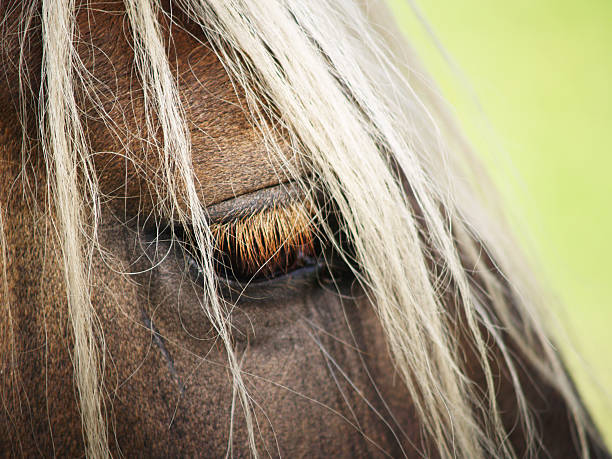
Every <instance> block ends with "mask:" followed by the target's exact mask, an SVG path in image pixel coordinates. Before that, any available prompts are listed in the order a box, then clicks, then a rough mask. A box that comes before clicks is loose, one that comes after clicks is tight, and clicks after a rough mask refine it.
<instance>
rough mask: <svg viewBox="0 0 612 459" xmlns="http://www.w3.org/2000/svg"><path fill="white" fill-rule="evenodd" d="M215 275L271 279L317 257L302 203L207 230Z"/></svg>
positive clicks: (310, 222) (309, 217) (310, 217)
mask: <svg viewBox="0 0 612 459" xmlns="http://www.w3.org/2000/svg"><path fill="white" fill-rule="evenodd" d="M210 229H211V233H212V236H213V240H214V254H213V255H214V259H215V262H216V265H217V266H216V270H217V273H218V274H219V273H220V274H222V275H224V277H228V278H230V277H233V278H236V279H244V280H248V279H251V278H256V277H257V278H267V279H270V278H274V277H276V276H278V275H282V274H287V273H288V272H291V271H293V270H294V269H297V268H299V267H303V266H305V265H308V264H311V263H313V262H314V260H315V259H316V258H317V257H318V256H319V252H320V250H318V249H319V240H320V238H319V237H318V235H317V231H316V225H315V224H314V221H313V215H312V213H311V212H310V211H309V210H308V207H307V206H306V205H305V204H303V203H290V204H287V205H278V206H274V207H269V208H265V209H262V210H260V211H257V212H255V213H253V214H250V215H247V216H245V217H241V218H237V219H234V220H232V221H228V222H222V223H213V224H211V226H210Z"/></svg>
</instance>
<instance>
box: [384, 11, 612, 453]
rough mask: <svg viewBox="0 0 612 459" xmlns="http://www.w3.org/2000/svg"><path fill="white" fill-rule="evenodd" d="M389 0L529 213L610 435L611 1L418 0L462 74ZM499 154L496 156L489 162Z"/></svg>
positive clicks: (586, 386) (588, 387)
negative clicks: (608, 398) (598, 384)
mask: <svg viewBox="0 0 612 459" xmlns="http://www.w3.org/2000/svg"><path fill="white" fill-rule="evenodd" d="M389 3H390V5H391V8H392V10H393V12H394V13H395V15H396V17H397V19H398V22H399V24H400V26H401V28H402V30H403V32H405V33H406V34H407V35H408V37H409V39H410V40H411V42H412V44H413V45H414V47H415V48H416V49H417V51H418V52H419V54H420V56H421V58H422V59H423V61H424V62H425V64H426V66H427V68H428V70H429V71H430V72H431V73H432V74H433V76H434V78H435V79H436V80H437V82H438V83H439V84H440V87H441V89H442V92H443V94H444V95H445V96H446V97H447V99H449V100H450V102H451V103H452V104H453V105H454V107H455V109H456V111H457V115H458V117H459V120H460V122H461V124H462V125H463V127H464V129H465V130H466V132H467V133H468V136H469V137H470V139H471V140H472V141H473V142H474V144H475V145H476V147H477V148H478V150H479V151H480V152H482V153H484V155H485V160H487V161H488V162H489V163H491V164H492V165H493V166H494V170H493V174H494V179H495V181H496V182H497V183H498V184H499V186H500V188H501V190H502V193H503V194H504V196H505V198H506V200H507V201H508V205H509V206H510V208H511V209H510V210H511V212H512V213H514V214H517V215H522V216H523V217H524V219H525V220H526V221H527V222H528V223H527V226H528V227H529V230H530V232H531V239H532V240H533V241H534V242H533V244H534V245H535V246H536V247H537V248H538V251H539V254H538V255H539V258H540V260H541V264H542V265H543V270H544V273H545V275H546V278H547V279H548V282H549V283H550V284H551V286H552V288H553V289H554V291H555V292H556V293H557V294H558V296H559V297H560V298H561V300H562V302H563V304H564V305H565V310H564V311H562V313H561V318H562V320H563V321H564V323H565V325H566V327H567V328H568V330H569V333H570V336H571V338H572V339H573V344H574V346H575V347H576V349H577V350H578V352H579V353H581V355H582V356H583V357H584V359H585V360H586V362H587V364H588V366H589V368H590V370H585V369H584V368H582V367H579V365H578V364H577V361H576V359H570V360H569V362H568V363H569V366H570V368H571V369H572V372H573V373H574V376H575V379H576V382H577V384H578V386H579V388H580V390H581V392H582V393H583V396H584V398H585V401H586V403H587V405H588V406H589V407H590V408H591V410H592V413H593V415H594V417H595V419H596V420H597V422H598V424H599V427H600V429H601V430H602V432H603V433H604V435H605V437H606V438H607V442H608V444H609V445H610V444H612V414H611V413H610V411H611V410H612V408H611V405H610V402H609V401H608V402H605V400H606V397H609V395H607V396H606V395H605V391H609V390H610V389H609V388H612V355H611V354H612V331H611V324H612V279H611V277H612V231H611V228H612V205H611V203H610V201H611V199H612V93H611V90H610V86H611V82H610V80H611V79H612V1H610V0H589V1H584V2H575V1H569V0H555V1H553V0H537V1H534V0H514V1H512V2H508V1H502V0H496V1H491V0H462V1H458V0H420V1H419V2H418V7H419V8H420V11H421V13H422V14H423V16H424V17H425V18H426V19H427V22H428V23H429V25H430V26H431V27H432V29H433V30H434V31H435V34H436V36H437V38H438V39H439V41H440V43H441V44H442V46H443V48H444V50H445V52H447V53H448V55H449V56H451V58H452V60H453V61H454V63H455V64H456V66H457V67H458V68H460V69H461V73H458V72H456V71H454V70H453V65H449V62H448V61H447V60H445V59H444V58H443V57H442V54H441V53H440V52H439V50H438V49H436V47H435V46H434V45H433V44H432V40H431V39H430V38H429V37H428V36H427V34H426V33H425V29H424V28H423V26H422V24H421V23H420V22H419V21H417V20H416V18H415V14H414V12H413V10H412V9H411V7H410V6H409V3H408V2H406V1H405V0H389ZM467 82H469V83H467ZM474 96H475V97H474ZM476 98H477V99H478V101H479V103H480V106H481V108H482V111H481V110H480V109H479V108H478V104H477V103H475V100H476ZM483 113H484V115H483ZM490 151H495V155H496V156H495V158H497V159H495V160H493V159H492V157H493V156H491V155H489V154H488V153H487V152H490ZM500 156H501V158H502V160H501V162H502V163H505V164H503V167H500V168H497V166H498V163H499V161H500V159H499V157H500ZM503 158H506V159H505V160H504V159H503ZM510 163H511V165H512V167H511V168H510V169H508V164H510ZM508 171H510V172H511V173H510V174H508ZM510 184H512V185H510ZM562 347H563V346H562ZM589 371H590V372H591V374H592V375H593V376H594V377H595V378H596V379H597V380H598V381H599V383H600V384H601V386H602V388H603V392H604V393H602V391H601V390H598V389H596V388H595V387H594V385H593V384H592V383H591V380H590V378H589V377H587V376H586V374H587V373H588V372H589Z"/></svg>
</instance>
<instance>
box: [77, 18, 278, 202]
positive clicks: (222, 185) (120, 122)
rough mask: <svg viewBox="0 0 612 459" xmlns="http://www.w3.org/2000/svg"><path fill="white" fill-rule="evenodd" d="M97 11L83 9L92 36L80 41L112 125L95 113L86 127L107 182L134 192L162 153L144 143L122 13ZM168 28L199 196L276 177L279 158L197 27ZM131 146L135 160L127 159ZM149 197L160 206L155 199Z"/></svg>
mask: <svg viewBox="0 0 612 459" xmlns="http://www.w3.org/2000/svg"><path fill="white" fill-rule="evenodd" d="M95 14H96V18H95V19H96V20H95V21H92V20H91V12H90V13H89V14H85V13H83V14H80V15H79V16H78V22H79V26H80V28H81V30H82V35H83V36H86V38H87V39H88V40H90V41H91V43H92V44H93V46H87V45H86V46H85V47H84V48H82V49H81V50H80V54H81V55H82V56H83V57H82V59H83V61H84V63H85V66H86V67H90V71H91V72H92V74H93V75H94V78H95V79H96V80H97V81H98V84H97V85H96V86H97V88H98V91H100V92H101V93H102V97H101V100H102V103H103V104H104V110H105V112H106V113H107V114H108V115H109V117H110V118H111V119H112V126H111V125H109V123H108V120H106V121H105V120H104V119H103V117H100V116H99V115H98V116H94V117H93V121H92V122H89V123H88V124H87V130H88V132H87V135H88V138H89V140H90V143H91V146H92V150H93V151H94V152H95V153H96V154H95V155H94V162H95V164H96V167H97V169H98V175H99V177H98V178H99V180H100V185H101V188H102V190H103V191H105V192H110V191H111V190H117V189H125V188H130V187H133V188H134V189H133V190H131V192H129V194H130V195H134V192H135V191H136V189H138V190H142V189H143V187H142V183H141V182H142V181H143V180H147V178H148V177H149V178H150V177H151V176H154V175H155V174H156V172H155V171H156V170H158V169H159V153H157V152H151V151H149V152H145V150H146V148H145V144H146V143H145V142H142V138H143V135H142V132H143V126H145V107H144V97H143V95H142V89H141V86H140V80H139V78H138V77H137V76H136V75H137V72H136V65H135V63H134V54H133V48H132V44H131V32H130V31H129V30H128V28H127V26H126V24H125V20H124V19H125V17H124V16H123V15H117V14H110V13H105V12H104V11H97V12H96V13H95ZM168 30H169V28H165V29H164V32H163V33H164V34H165V35H166V37H165V38H166V40H165V42H166V43H170V46H168V58H169V62H170V67H171V69H172V70H173V73H174V74H175V76H176V81H177V87H178V92H179V96H180V99H181V102H182V105H183V108H184V111H185V115H186V119H187V126H188V130H189V134H190V140H191V144H192V164H193V170H194V174H195V178H196V181H197V182H198V187H199V193H200V198H201V199H202V200H203V202H204V203H205V204H206V205H211V204H215V203H217V202H219V201H223V200H225V199H228V198H231V197H234V196H238V195H240V194H244V193H248V192H251V191H254V190H257V189H261V188H265V187H268V186H272V185H275V184H277V183H278V182H279V174H278V170H277V168H276V163H277V161H275V158H273V157H272V156H271V154H270V151H269V149H267V148H266V147H265V144H264V141H263V139H262V137H261V135H260V134H259V132H258V130H257V129H256V128H255V127H254V126H253V125H252V124H251V123H250V122H249V118H248V116H247V103H246V101H245V99H244V97H243V95H242V94H241V93H240V92H239V90H237V89H236V87H235V86H234V85H233V84H232V81H231V80H230V77H229V76H228V74H227V72H226V70H225V68H224V66H223V64H222V63H221V61H220V60H219V58H218V57H217V55H216V54H215V52H213V50H212V48H211V47H209V46H208V45H207V44H206V43H205V42H202V41H199V40H198V39H196V38H194V35H195V34H196V33H197V31H192V30H190V33H188V32H186V31H185V30H183V29H181V28H180V27H176V26H173V27H172V29H171V30H172V36H171V40H168V38H169V36H168V35H169V33H168ZM87 36H88V37H87ZM196 36H197V35H196ZM88 40H83V42H87V41H88ZM85 100H87V98H85ZM86 110H87V108H86ZM96 119H97V121H96ZM126 149H129V150H130V152H129V154H130V155H131V156H132V157H135V158H136V163H138V164H136V163H134V162H133V161H132V160H130V161H127V162H126V160H125V153H126V151H125V150H126ZM126 169H127V170H126ZM130 169H131V170H130ZM157 173H158V172H157ZM147 176H148V177H147ZM126 182H130V183H126ZM139 199H140V202H139V208H140V209H142V206H143V204H144V206H145V208H146V207H148V206H147V203H146V202H144V203H143V202H142V200H143V199H144V200H146V199H147V198H146V197H145V196H142V195H140V196H139ZM150 199H153V198H150ZM149 204H150V205H151V206H152V207H155V203H154V202H151V203H149Z"/></svg>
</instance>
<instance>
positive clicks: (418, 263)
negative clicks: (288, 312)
mask: <svg viewBox="0 0 612 459" xmlns="http://www.w3.org/2000/svg"><path fill="white" fill-rule="evenodd" d="M124 3H125V8H126V11H127V18H128V22H129V25H130V28H131V31H132V38H133V48H134V54H135V61H136V63H137V68H138V71H139V73H140V78H141V81H142V86H143V95H144V100H145V107H146V112H147V120H146V122H147V123H149V127H150V129H149V132H161V134H162V135H161V138H163V140H161V141H160V140H157V143H156V144H155V145H156V147H157V148H158V150H159V154H160V157H161V158H162V161H161V164H163V172H164V173H163V177H164V186H158V190H157V192H158V195H159V196H158V197H159V199H160V202H161V203H162V204H163V212H164V213H165V214H166V215H172V216H173V217H174V218H176V219H178V220H179V221H181V222H184V223H189V224H190V225H191V226H192V227H193V228H194V237H195V240H196V243H197V246H198V247H199V249H200V253H201V254H202V255H201V259H200V260H198V261H199V263H200V265H201V266H202V267H203V272H204V276H203V285H204V294H203V296H202V298H201V305H202V309H203V311H205V312H206V314H208V316H209V317H210V319H211V321H212V323H213V324H214V326H215V328H216V331H217V332H218V334H219V337H220V339H221V341H222V342H223V344H224V346H225V350H226V354H227V357H228V364H229V368H230V370H231V372H232V375H233V383H234V389H235V394H236V395H237V396H238V399H239V400H240V402H241V405H242V409H243V411H244V416H245V422H246V425H247V429H248V433H249V439H250V446H251V450H252V451H253V454H254V455H257V450H256V439H255V434H254V428H253V425H254V413H253V411H252V408H251V403H252V402H251V401H250V399H249V396H248V394H247V390H246V387H245V385H244V384H243V381H242V376H241V371H240V364H239V361H238V359H237V357H236V355H235V353H234V350H233V347H232V342H231V337H230V333H229V330H228V324H227V320H226V318H227V316H228V311H227V307H228V306H227V305H226V304H225V303H224V302H223V301H221V300H220V299H219V298H218V297H217V294H216V291H217V289H216V285H215V279H214V276H213V264H212V263H213V262H212V255H211V252H212V249H211V247H212V235H211V231H210V229H209V227H208V225H207V223H206V222H207V219H206V210H205V208H204V206H203V204H202V203H201V202H200V200H199V198H198V194H197V181H196V178H195V177H194V175H193V169H192V166H191V148H190V138H189V134H188V130H187V127H186V120H185V116H184V113H183V110H182V107H181V101H180V98H179V92H178V88H177V83H176V79H175V77H174V75H173V73H172V70H171V68H170V64H169V62H168V58H167V52H166V48H165V45H164V39H163V37H162V32H161V26H160V23H159V15H160V14H163V13H162V12H161V11H160V7H159V5H158V4H157V1H155V0H125V1H124ZM177 3H178V4H179V7H180V8H181V9H182V10H183V11H184V12H186V14H187V15H188V16H189V17H190V19H191V20H193V21H194V22H195V23H196V24H200V25H201V26H202V34H203V36H204V37H205V38H206V40H207V41H208V42H209V43H210V45H211V46H212V47H213V49H214V50H215V52H216V53H217V54H218V56H219V59H220V61H221V62H222V64H223V65H224V66H225V68H226V70H227V72H228V74H229V75H230V78H231V79H232V80H233V82H234V84H235V85H236V86H237V87H238V88H240V91H241V92H244V95H245V97H246V103H247V108H248V113H249V116H250V118H251V121H252V123H253V125H254V126H255V127H256V129H257V130H258V132H259V133H260V135H261V137H262V138H263V139H264V140H265V143H266V146H267V147H268V148H269V151H270V155H271V157H278V158H287V160H286V161H284V162H283V164H282V171H283V172H282V173H283V174H285V176H286V177H289V178H291V179H292V180H294V181H295V182H296V183H298V184H301V186H302V187H303V188H304V190H306V191H308V190H309V189H310V188H311V187H312V186H313V184H316V186H317V187H319V188H321V189H323V191H324V193H325V195H326V196H328V197H329V198H330V199H331V200H333V202H334V203H335V205H336V206H337V208H338V210H339V212H340V214H341V216H342V223H343V225H344V228H345V232H346V234H347V236H348V237H349V238H350V240H351V244H352V247H353V248H354V257H350V258H349V257H348V256H347V262H348V263H349V264H350V265H351V267H352V269H353V270H354V273H355V276H356V277H357V279H358V281H359V282H360V283H361V285H362V286H363V287H364V291H365V292H366V293H367V296H368V298H369V300H370V303H371V305H372V307H373V308H374V309H375V311H376V313H377V315H378V318H379V319H380V323H381V324H382V328H383V330H384V333H385V336H386V339H387V343H388V347H389V349H390V353H391V355H392V358H393V361H394V364H395V368H396V371H397V372H398V374H399V375H400V376H401V378H402V381H403V383H404V384H405V385H406V387H407V388H408V391H409V393H410V395H411V398H412V402H413V404H414V407H415V410H416V414H417V416H418V419H419V421H420V424H421V425H422V428H423V432H424V434H425V435H426V438H428V440H429V441H428V444H430V445H432V446H433V445H435V447H436V448H437V453H438V454H440V455H441V456H443V457H451V456H465V457H472V458H478V457H489V456H502V457H513V456H515V455H516V452H515V451H514V449H513V446H512V445H511V443H510V441H509V432H508V431H507V429H506V428H505V427H504V425H503V423H502V419H501V413H500V409H499V407H498V405H497V401H496V400H497V396H496V387H495V384H494V371H493V370H492V365H493V363H494V361H495V360H496V359H499V360H500V362H495V365H499V366H502V367H504V368H505V369H506V370H507V372H508V374H509V375H510V376H509V377H510V379H511V383H512V385H513V389H514V395H515V397H516V405H517V406H518V413H519V421H520V423H521V425H522V426H521V427H522V429H523V431H524V432H525V438H526V440H525V441H526V443H527V445H526V446H527V448H528V450H527V452H528V453H530V454H535V453H536V451H537V447H538V440H539V438H538V431H537V429H536V427H535V425H534V420H533V415H532V412H531V409H530V406H529V403H528V401H527V399H526V396H525V395H524V393H523V388H522V387H521V382H520V380H519V376H518V366H519V365H520V363H519V361H518V360H517V358H519V357H517V356H516V355H515V354H514V353H513V352H511V351H510V349H509V346H510V345H509V343H511V344H512V347H513V349H518V350H519V351H520V352H519V353H518V354H519V355H520V356H521V358H524V359H527V361H528V363H529V365H530V366H531V367H533V368H534V370H535V371H537V373H538V375H539V377H540V378H542V380H543V381H545V382H546V383H547V384H549V385H550V386H552V387H554V388H555V390H556V391H558V393H559V394H560V395H561V397H562V398H563V399H564V400H565V402H566V403H567V406H568V407H569V408H568V409H569V412H570V416H571V417H572V420H573V423H574V424H575V426H576V431H577V433H578V437H579V439H580V442H581V449H582V452H583V454H585V455H587V454H588V452H587V445H586V440H585V435H586V434H585V429H588V428H589V423H588V420H587V417H586V415H585V413H584V412H583V409H582V408H581V404H580V402H579V400H578V398H577V394H576V392H575V390H574V389H573V387H572V383H571V381H570V380H569V379H568V376H567V374H566V372H565V370H564V368H563V365H562V363H561V361H560V358H559V356H558V355H557V352H556V351H555V349H554V347H553V345H552V344H551V342H550V340H549V335H548V333H547V331H546V330H545V328H544V320H543V319H542V317H541V313H540V306H541V305H540V303H541V301H542V300H541V298H540V294H539V293H538V288H537V286H536V285H534V282H533V280H532V275H531V274H530V272H529V271H528V270H527V269H526V265H525V263H524V260H523V259H522V257H521V255H520V251H519V250H516V246H515V243H514V241H513V239H512V238H511V237H510V236H509V235H508V232H507V230H506V229H505V228H504V226H505V224H504V222H503V220H502V219H501V218H500V216H499V213H498V211H497V210H496V208H495V206H494V205H491V204H490V202H491V200H490V199H489V198H490V197H491V196H494V195H495V193H494V191H493V190H492V189H491V187H490V184H489V182H488V181H487V179H486V177H485V175H483V172H482V170H481V168H480V166H479V164H478V161H477V160H476V159H475V157H474V155H473V153H472V152H471V150H470V149H469V147H468V146H467V145H466V143H465V141H464V140H463V139H462V138H461V136H460V134H458V131H457V129H456V127H455V125H454V124H453V122H452V120H450V117H449V116H448V113H447V112H446V111H445V109H444V108H443V104H441V103H440V101H439V99H438V98H437V96H436V95H435V92H434V90H432V89H431V88H430V87H429V83H428V82H427V81H425V80H423V79H421V78H419V77H418V75H419V74H420V70H419V68H418V63H417V61H416V60H415V59H414V56H413V55H412V54H410V53H406V52H405V49H404V47H405V46H406V45H405V44H404V43H403V42H402V41H401V40H400V39H399V38H398V35H397V34H393V32H392V30H393V29H392V27H393V26H392V24H391V22H390V20H389V18H387V17H385V14H384V13H381V11H384V8H385V5H384V4H383V2H382V0H374V1H369V2H360V1H353V0H308V1H303V0H283V1H281V0H180V1H178V2H177ZM30 14H33V12H32V11H30ZM75 14H76V13H75V4H74V0H43V1H42V43H43V67H42V70H43V72H42V74H43V78H44V81H43V86H42V87H43V89H42V92H41V98H40V101H39V106H40V113H39V114H38V116H39V121H40V134H41V139H42V147H43V150H44V153H45V157H46V158H47V161H48V166H49V171H50V173H49V177H50V186H51V189H52V193H51V195H52V196H53V202H54V205H55V211H56V220H57V221H56V226H57V231H58V235H59V239H60V240H61V241H62V251H63V252H62V253H63V265H64V273H65V283H66V289H67V297H68V305H69V312H70V321H71V323H72V329H73V334H74V370H75V377H76V382H77V388H78V393H79V398H80V406H81V413H82V423H83V431H84V436H85V440H86V445H87V449H86V452H87V455H88V456H90V457H102V456H106V455H108V454H109V449H108V445H107V431H106V424H105V415H104V409H103V405H102V396H101V394H102V387H101V382H100V379H101V377H100V373H101V368H102V367H103V361H101V360H102V359H103V351H101V350H100V349H99V348H98V347H99V345H100V343H103V339H102V331H101V330H100V329H99V326H98V325H97V324H96V319H95V312H94V309H93V306H92V304H91V300H90V284H91V282H90V278H89V276H90V274H89V272H90V268H89V266H90V262H91V257H92V256H93V252H94V248H95V243H94V242H93V241H95V240H96V223H97V219H98V217H97V216H98V213H99V207H100V204H99V197H98V196H99V192H98V186H97V181H96V175H95V171H94V167H93V164H92V160H91V155H90V148H89V146H88V144H87V141H86V135H85V133H84V130H83V126H82V124H81V121H80V116H79V109H78V107H77V101H76V96H75V91H76V85H77V84H79V83H77V82H78V81H81V82H82V81H83V80H84V79H86V78H87V77H86V75H84V72H83V71H82V64H81V62H80V61H79V56H78V54H77V52H76V49H75V43H76V31H75V28H76V23H75ZM373 14H375V16H372V15H373ZM24 20H28V19H27V18H26V19H24ZM417 70H419V71H417ZM75 75H79V77H80V79H77V78H75ZM92 99H93V98H92ZM109 123H111V121H110V120H109ZM279 138H283V139H285V141H284V142H283V144H282V145H281V144H280V143H279V140H278V139H279ZM287 145H288V146H289V155H288V154H287ZM126 154H127V155H129V154H130V152H126ZM288 156H290V157H291V161H290V160H289V158H288ZM296 163H297V164H298V165H299V167H296V166H295V164H296ZM303 168H307V169H308V171H309V174H308V178H304V176H303V174H301V173H300V170H298V169H303ZM493 201H494V200H493ZM323 229H324V231H326V233H327V234H326V237H327V238H329V239H330V240H331V241H332V242H333V241H334V237H335V236H334V233H333V231H332V230H331V229H330V228H327V227H326V226H325V225H324V226H323ZM336 247H337V249H338V250H340V251H342V246H341V245H340V244H339V243H337V242H336ZM483 250H486V252H487V257H484V256H482V251H483ZM486 259H490V260H494V264H490V263H487V262H486ZM432 264H435V266H436V269H435V270H433V269H432V268H431V265H432ZM433 271H435V272H433ZM474 273H476V274H474ZM472 276H473V277H478V279H479V281H478V282H475V281H474V279H473V277H472ZM449 290H451V291H452V293H453V294H454V296H455V298H456V301H455V303H456V304H454V305H452V308H455V309H457V310H456V311H455V312H453V313H450V312H449V307H451V306H450V305H449V304H448V301H447V300H448V297H447V296H445V295H444V294H445V293H448V291H449ZM460 329H461V333H459V330H460ZM460 335H461V336H463V337H465V338H466V339H467V340H468V341H469V343H471V344H470V345H471V346H472V347H473V351H474V355H475V356H476V359H477V364H478V366H479V367H480V371H481V372H482V374H483V375H484V377H485V392H486V393H485V394H482V393H480V391H479V390H478V389H477V388H476V385H475V384H474V382H473V381H472V380H471V378H470V376H469V375H468V374H467V369H466V368H465V367H466V365H465V363H464V362H463V360H462V354H461V353H462V350H461V344H460V343H459V341H460V340H461V339H462V338H461V337H460ZM492 347H494V348H495V350H496V351H495V354H493V353H492V352H491V351H490V349H491V348H492ZM471 364H473V363H471ZM230 441H231V440H230Z"/></svg>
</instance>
